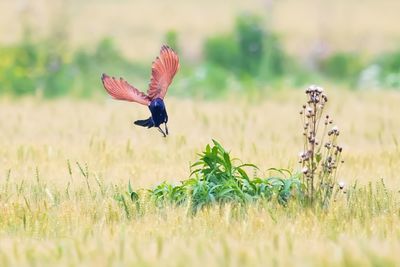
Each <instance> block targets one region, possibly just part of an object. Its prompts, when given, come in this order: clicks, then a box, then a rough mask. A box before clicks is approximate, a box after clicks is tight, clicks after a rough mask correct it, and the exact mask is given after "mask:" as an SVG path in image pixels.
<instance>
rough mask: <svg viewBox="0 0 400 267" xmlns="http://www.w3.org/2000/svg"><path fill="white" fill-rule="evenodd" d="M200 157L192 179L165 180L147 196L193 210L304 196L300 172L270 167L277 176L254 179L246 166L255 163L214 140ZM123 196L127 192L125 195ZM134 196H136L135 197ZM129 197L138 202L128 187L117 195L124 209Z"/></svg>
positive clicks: (285, 201)
mask: <svg viewBox="0 0 400 267" xmlns="http://www.w3.org/2000/svg"><path fill="white" fill-rule="evenodd" d="M199 156H200V158H199V159H198V161H196V162H195V163H194V164H192V166H191V168H192V172H191V174H190V177H189V179H187V180H184V181H182V182H181V184H179V185H172V184H169V183H167V182H163V183H161V184H159V185H157V186H156V187H155V188H154V189H152V190H148V192H149V194H148V195H147V196H149V197H150V199H151V200H152V201H153V202H155V203H156V205H157V206H158V207H164V206H165V205H166V204H168V205H183V204H190V208H191V211H192V212H194V213H196V212H197V211H199V210H200V209H202V208H204V207H207V206H210V205H213V204H216V205H223V204H227V203H230V204H233V205H238V206H245V205H247V204H249V203H254V202H256V201H262V200H264V201H272V200H274V199H276V200H277V201H278V203H280V204H282V205H286V204H287V203H288V201H289V199H290V198H291V197H292V196H296V197H301V195H302V188H303V186H302V184H301V182H300V180H299V175H292V173H291V172H289V171H285V170H280V169H271V171H275V172H276V173H278V175H274V176H271V177H268V178H259V177H255V178H253V179H251V178H250V177H249V175H248V174H247V172H246V170H245V168H248V167H250V168H254V169H255V170H257V169H258V168H257V167H256V166H255V165H254V164H249V163H245V164H243V163H241V162H240V160H239V159H232V158H231V157H230V154H229V153H228V152H227V151H226V150H225V149H224V148H223V147H222V146H221V145H220V144H219V143H218V142H217V141H215V140H213V145H212V146H210V145H207V146H206V148H205V150H204V151H203V152H202V153H201V154H200V155H199ZM123 195H126V197H124V196H123ZM132 196H134V198H132ZM128 197H130V198H131V199H132V201H134V202H135V203H136V205H138V204H137V203H138V199H139V194H137V193H136V192H134V191H133V190H132V189H131V187H130V186H129V188H128V192H127V193H126V194H120V195H118V198H117V200H119V201H120V202H121V203H122V204H123V207H124V209H125V210H129V209H128V208H127V207H126V201H125V199H126V198H128Z"/></svg>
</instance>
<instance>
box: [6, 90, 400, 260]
mask: <svg viewBox="0 0 400 267" xmlns="http://www.w3.org/2000/svg"><path fill="white" fill-rule="evenodd" d="M327 93H328V97H329V102H328V105H327V111H328V113H329V114H330V115H331V116H333V117H334V119H335V124H337V125H338V127H339V129H340V131H341V135H340V143H342V145H343V147H344V151H345V152H344V159H345V164H344V165H343V166H342V169H341V171H340V177H339V179H340V180H341V181H344V182H345V183H346V186H350V185H351V184H353V182H354V181H356V180H357V181H358V183H359V184H361V185H368V183H370V182H371V183H372V185H371V186H372V187H371V188H373V189H372V191H373V192H372V191H371V192H370V191H366V193H365V195H364V196H363V197H361V198H360V199H358V200H357V201H355V202H353V204H352V206H348V205H347V204H346V203H347V202H346V201H345V199H346V195H345V194H343V195H340V196H339V198H338V199H337V202H335V203H334V205H333V206H332V207H331V209H330V211H329V212H321V211H312V210H303V209H300V208H299V207H296V206H295V205H293V206H291V205H289V206H288V207H283V206H279V205H276V204H273V203H271V204H269V205H257V204H254V205H251V206H250V207H248V209H246V211H245V212H244V213H243V214H241V213H240V214H238V211H236V210H235V209H232V208H231V207H229V206H224V207H222V208H218V207H214V208H208V209H205V210H203V211H201V212H200V213H198V214H196V215H195V216H191V215H188V212H187V208H186V207H166V208H163V209H157V208H155V207H154V206H151V205H148V206H147V207H146V209H145V212H144V213H143V214H142V215H140V216H139V215H137V216H136V215H135V216H130V217H127V216H126V214H125V212H124V210H123V208H122V207H121V206H120V204H119V203H118V202H117V201H116V200H115V199H114V197H113V196H114V194H115V192H122V191H124V190H126V189H127V185H128V182H129V181H130V182H131V184H132V186H133V187H134V188H135V189H138V188H152V187H153V186H154V185H156V184H158V183H160V182H162V181H164V180H166V181H169V182H176V183H177V182H179V181H180V180H183V179H186V178H188V175H189V173H190V170H189V165H190V163H191V162H193V161H194V160H196V158H197V156H196V153H199V152H201V151H202V149H203V148H204V146H205V145H206V144H207V143H210V142H211V139H212V138H213V139H216V140H218V141H219V142H220V143H221V144H223V145H224V146H225V147H226V148H227V149H228V150H230V152H231V154H232V156H236V157H238V158H240V159H242V160H243V161H244V162H251V163H254V164H256V165H258V166H259V168H260V173H259V174H258V175H267V173H268V171H267V169H268V168H271V167H277V168H289V169H292V170H295V171H296V170H298V169H299V166H298V163H297V156H298V152H299V151H300V150H301V148H302V143H301V127H302V126H301V123H300V119H299V115H298V111H299V109H300V107H301V105H302V102H303V101H304V99H305V97H304V93H303V92H301V91H295V90H292V91H283V92H274V93H271V94H269V95H267V96H266V97H264V98H262V99H257V100H251V99H247V100H244V99H242V100H238V99H231V100H229V101H224V102H221V101H214V102H205V101H200V100H185V99H175V98H168V99H167V109H168V112H169V117H170V125H169V128H170V131H171V135H170V136H169V137H168V138H166V139H164V138H162V137H161V135H160V134H159V133H158V132H157V131H156V130H154V129H153V130H147V129H143V128H138V127H136V126H134V125H133V120H136V119H138V118H144V117H146V116H147V112H148V111H147V110H146V108H144V107H140V106H135V105H132V104H129V103H121V102H116V101H112V100H97V101H90V102H89V101H83V100H75V99H62V100H61V99H60V100H55V101H45V100H41V99H35V98H25V99H18V100H12V99H7V98H2V99H1V107H2V108H1V113H0V142H1V144H0V156H1V165H0V205H1V209H0V210H1V211H0V240H1V241H0V265H1V266H55V265H60V266H204V265H206V266H398V265H399V263H400V256H399V254H398V251H399V250H400V230H399V227H398V225H399V223H400V208H399V200H400V198H399V189H400V180H399V179H398V178H399V177H398V173H399V171H400V165H399V164H398V162H400V153H399V145H398V142H399V139H398V133H399V132H400V120H399V115H398V114H400V110H399V105H398V103H399V101H400V95H399V94H398V93H397V92H349V91H344V90H340V89H335V90H333V89H331V90H329V88H327ZM77 162H78V163H79V165H80V166H81V167H82V166H83V168H84V169H85V167H84V166H87V170H88V173H89V175H88V177H87V179H86V178H85V177H84V176H83V175H82V173H81V172H80V170H79V167H78V164H77ZM381 179H383V181H384V183H385V184H386V188H387V192H386V191H385V192H381V191H380V190H379V189H378V188H377V189H376V190H375V189H374V188H375V184H376V183H377V182H379V181H381ZM367 188H368V187H367ZM375 191H376V192H375ZM368 192H369V193H368ZM129 209H131V210H132V211H133V210H134V205H130V206H129Z"/></svg>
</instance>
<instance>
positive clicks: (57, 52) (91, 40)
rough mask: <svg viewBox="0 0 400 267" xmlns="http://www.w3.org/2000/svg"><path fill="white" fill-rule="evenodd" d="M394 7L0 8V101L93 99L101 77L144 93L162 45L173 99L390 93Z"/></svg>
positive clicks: (142, 4)
mask: <svg viewBox="0 0 400 267" xmlns="http://www.w3.org/2000/svg"><path fill="white" fill-rule="evenodd" d="M398 10H400V2H399V1H397V0H381V1H378V0H363V1H360V0H334V1H333V0H332V1H329V0H304V1H298V0H263V1H261V0H249V1H239V0H231V1H212V0H205V1H194V0H175V1H172V0H152V1H147V0H135V1H128V0H115V1H111V0H97V1H95V0H83V1H78V0H35V1H29V0H16V1H14V0H1V1H0V93H1V94H3V95H4V94H6V95H12V96H22V95H38V96H43V97H49V98H54V97H60V96H67V95H68V96H72V97H79V98H80V97H85V98H89V97H103V96H104V92H103V90H102V89H101V84H100V79H99V77H100V75H101V73H102V72H107V73H109V74H111V75H115V76H124V77H126V79H128V80H129V81H130V82H131V83H133V84H135V85H136V86H137V87H139V88H142V90H144V91H145V90H147V83H148V80H149V75H150V65H151V62H152V60H153V59H154V58H155V56H156V55H157V54H158V51H159V47H160V45H161V44H162V43H167V44H169V45H170V46H172V47H173V48H174V49H176V50H177V51H178V52H179V54H180V56H181V61H182V64H181V65H182V68H181V71H180V73H179V75H178V76H177V77H176V80H175V82H174V84H173V86H172V88H171V94H174V95H179V96H185V97H192V96H195V97H201V98H213V99H214V98H224V97H227V96H228V95H229V96H231V95H237V94H238V95H241V94H246V95H254V94H255V95H259V94H264V93H265V92H268V91H271V90H280V89H285V88H304V86H305V85H307V84H309V83H324V84H330V85H332V87H343V88H346V89H351V90H370V89H379V90H387V89H388V90H391V89H399V88H400V45H399V44H400V28H399V27H398V26H399V25H400V17H399V16H398Z"/></svg>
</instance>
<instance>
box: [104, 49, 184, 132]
mask: <svg viewBox="0 0 400 267" xmlns="http://www.w3.org/2000/svg"><path fill="white" fill-rule="evenodd" d="M178 69H179V58H178V55H177V54H176V53H175V52H174V51H173V50H172V49H171V48H170V47H168V46H166V45H163V46H162V47H161V51H160V56H159V57H157V58H156V60H155V61H154V62H153V65H152V72H151V79H150V84H149V89H148V90H147V94H145V93H143V92H141V91H139V90H138V89H136V88H135V87H133V86H132V85H130V84H129V83H128V82H126V81H125V80H124V79H122V78H120V79H116V78H114V77H110V76H108V75H106V74H103V75H102V77H101V80H102V82H103V85H104V88H105V89H106V91H107V92H108V93H109V94H110V95H111V96H112V97H113V98H114V99H118V100H125V101H131V102H137V103H139V104H142V105H146V106H148V108H149V110H150V113H151V116H150V118H148V119H145V120H137V121H135V122H134V123H135V124H136V125H139V126H143V127H147V128H151V127H156V128H157V129H158V130H159V131H160V132H161V133H162V134H163V136H164V137H166V136H167V135H168V127H167V122H168V114H167V110H166V107H165V104H164V97H165V95H166V93H167V90H168V87H169V85H170V84H171V82H172V79H173V77H174V76H175V74H176V72H177V71H178ZM161 124H165V132H164V131H163V130H162V129H161V127H160V125H161Z"/></svg>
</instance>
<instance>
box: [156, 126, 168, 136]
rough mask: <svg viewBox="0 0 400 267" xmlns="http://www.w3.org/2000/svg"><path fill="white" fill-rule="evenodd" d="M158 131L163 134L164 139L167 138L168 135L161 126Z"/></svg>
mask: <svg viewBox="0 0 400 267" xmlns="http://www.w3.org/2000/svg"><path fill="white" fill-rule="evenodd" d="M157 129H158V130H159V131H160V133H162V134H163V136H164V137H167V135H166V134H165V133H164V131H163V130H162V129H161V127H160V126H158V127H157Z"/></svg>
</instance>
